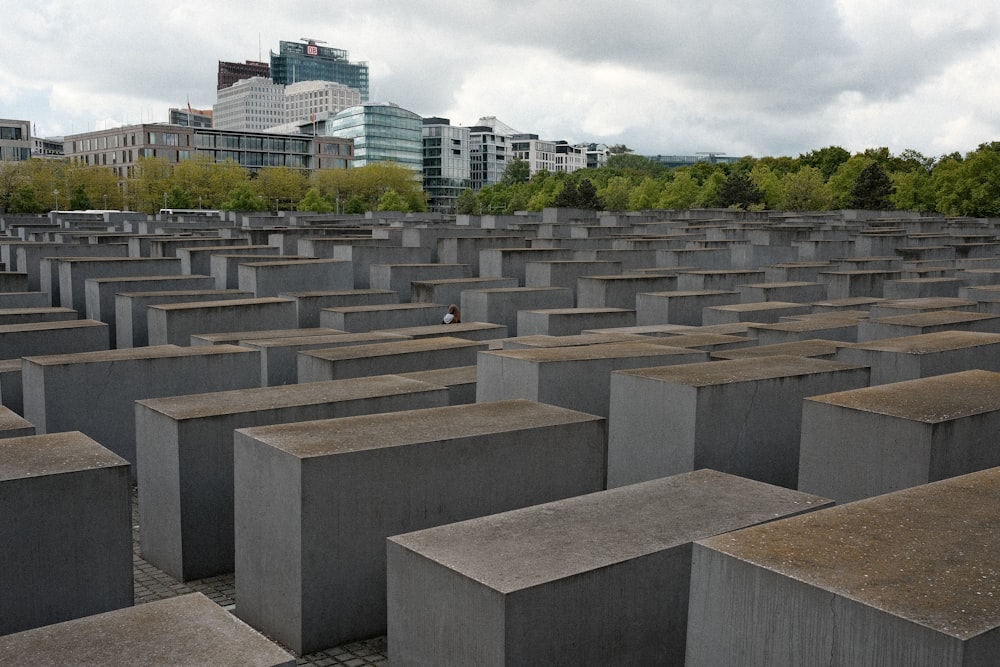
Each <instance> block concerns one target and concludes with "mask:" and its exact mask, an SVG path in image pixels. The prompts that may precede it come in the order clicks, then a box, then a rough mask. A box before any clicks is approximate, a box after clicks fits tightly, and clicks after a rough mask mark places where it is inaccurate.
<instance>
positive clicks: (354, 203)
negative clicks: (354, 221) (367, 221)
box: [344, 195, 368, 214]
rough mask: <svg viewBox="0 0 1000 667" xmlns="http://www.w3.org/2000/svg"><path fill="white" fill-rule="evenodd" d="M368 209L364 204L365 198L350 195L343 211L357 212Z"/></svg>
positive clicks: (363, 211)
mask: <svg viewBox="0 0 1000 667" xmlns="http://www.w3.org/2000/svg"><path fill="white" fill-rule="evenodd" d="M367 211H368V207H367V206H366V205H365V200H364V199H362V198H361V197H360V196H358V195H354V196H352V197H351V198H350V199H348V200H347V204H346V205H345V206H344V213H351V214H359V213H365V212H367Z"/></svg>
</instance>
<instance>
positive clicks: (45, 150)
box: [31, 137, 66, 158]
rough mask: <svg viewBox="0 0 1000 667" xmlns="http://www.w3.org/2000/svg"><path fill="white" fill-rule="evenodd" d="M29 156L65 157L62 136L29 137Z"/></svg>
mask: <svg viewBox="0 0 1000 667" xmlns="http://www.w3.org/2000/svg"><path fill="white" fill-rule="evenodd" d="M31 157H33V158H61V157H66V154H65V153H64V152H63V138H62V137H49V138H47V139H43V138H42V137H32V138H31Z"/></svg>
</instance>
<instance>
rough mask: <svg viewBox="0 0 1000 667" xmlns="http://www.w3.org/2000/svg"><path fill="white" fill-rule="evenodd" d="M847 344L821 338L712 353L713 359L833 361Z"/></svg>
mask: <svg viewBox="0 0 1000 667" xmlns="http://www.w3.org/2000/svg"><path fill="white" fill-rule="evenodd" d="M844 345H847V343H840V342H837V341H832V340H825V339H822V338H813V339H809V340H802V341H795V342H792V343H776V344H773V345H757V346H756V347H745V348H740V349H737V350H716V351H713V352H712V358H713V359H753V358H756V357H771V356H775V355H791V356H793V357H813V358H815V359H828V360H830V361H834V360H835V358H836V356H837V350H839V349H840V348H841V347H842V346H844Z"/></svg>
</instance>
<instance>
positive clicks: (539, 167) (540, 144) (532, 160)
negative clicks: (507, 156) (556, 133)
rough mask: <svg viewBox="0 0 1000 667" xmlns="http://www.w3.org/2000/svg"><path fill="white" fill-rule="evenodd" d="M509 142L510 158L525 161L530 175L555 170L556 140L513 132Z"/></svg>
mask: <svg viewBox="0 0 1000 667" xmlns="http://www.w3.org/2000/svg"><path fill="white" fill-rule="evenodd" d="M510 142H511V143H510V147H511V158H513V159H516V158H520V159H522V160H524V161H525V162H527V163H528V166H529V167H530V168H531V175H532V176H534V175H535V174H537V173H538V172H540V171H555V170H556V142H554V141H545V140H543V139H539V138H538V135H537V134H515V135H514V136H512V137H511V138H510Z"/></svg>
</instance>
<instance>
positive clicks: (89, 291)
mask: <svg viewBox="0 0 1000 667" xmlns="http://www.w3.org/2000/svg"><path fill="white" fill-rule="evenodd" d="M213 287H214V281H213V280H212V278H211V277H210V276H155V277H148V276H139V277H132V276H129V277H124V278H91V279H88V280H86V281H85V283H84V298H85V302H86V304H87V307H86V317H87V318H89V319H92V320H98V321H100V322H104V323H105V324H107V325H108V336H109V338H110V339H111V342H112V343H115V342H117V340H118V333H117V332H118V319H117V313H118V311H117V308H116V303H115V302H116V298H115V295H117V294H118V293H119V292H139V291H145V292H151V291H153V290H181V289H211V288H213Z"/></svg>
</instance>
